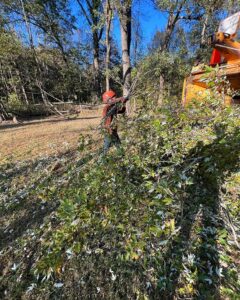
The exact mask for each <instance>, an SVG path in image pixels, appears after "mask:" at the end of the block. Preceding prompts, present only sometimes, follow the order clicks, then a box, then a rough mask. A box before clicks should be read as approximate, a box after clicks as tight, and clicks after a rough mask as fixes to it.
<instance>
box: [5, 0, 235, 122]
mask: <svg viewBox="0 0 240 300" xmlns="http://www.w3.org/2000/svg"><path fill="white" fill-rule="evenodd" d="M226 5H227V3H225V1H213V0H206V1H197V2H194V1H185V0H183V1H170V2H169V1H157V0H156V1H150V0H149V1H148V0H142V1H141V0H138V1H137V0H136V1H120V0H119V1H118V0H105V1H100V0H92V1H90V0H86V1H78V0H76V1H74V0H61V1H41V0H14V1H8V0H4V1H0V11H1V23H0V40H1V48H0V76H1V82H0V84H1V90H0V101H1V102H0V103H1V118H2V119H3V118H6V117H7V116H8V114H10V115H11V114H12V113H15V114H19V115H25V114H34V113H35V114H38V113H39V112H40V111H41V110H42V111H44V110H45V109H46V107H47V110H50V111H52V112H54V105H53V104H52V103H54V102H69V101H70V102H74V103H78V104H79V103H84V102H88V103H99V102H100V96H101V93H102V92H103V91H105V90H106V89H109V88H113V89H116V90H117V91H118V93H119V94H121V93H123V94H127V93H128V91H129V89H130V86H131V77H132V76H135V75H134V74H135V73H133V75H132V76H131V70H132V65H134V66H135V67H136V66H137V65H143V67H142V69H144V72H149V76H148V78H147V79H146V78H145V77H144V76H143V78H145V79H146V81H148V79H151V81H152V82H156V80H157V82H159V84H158V85H156V84H154V85H153V84H150V85H149V87H148V89H147V90H148V94H149V93H150V94H151V95H153V94H154V97H156V101H157V102H158V105H162V99H163V96H164V95H168V96H171V97H172V96H179V93H180V90H181V81H182V78H183V76H184V75H185V74H186V71H187V70H188V68H189V66H190V65H191V64H192V60H193V59H194V57H195V56H196V55H200V56H201V57H202V58H203V59H207V55H205V54H206V53H207V51H205V50H204V49H205V48H207V45H206V37H207V36H208V35H209V34H210V33H212V32H213V31H214V30H215V29H216V26H217V24H218V20H219V17H220V16H221V14H224V13H226ZM232 5H233V6H234V7H235V9H236V6H237V3H235V2H234V3H232ZM147 6H149V7H151V9H152V11H154V9H155V12H156V10H158V11H159V15H158V16H159V24H161V27H162V28H163V29H162V30H161V31H159V30H157V31H156V32H155V33H154V32H153V33H152V34H153V36H152V40H151V38H150V37H149V36H146V35H145V36H144V34H141V32H142V33H143V32H144V30H145V28H143V26H144V25H143V24H144V22H146V20H148V22H150V20H151V16H149V15H148V16H147V12H146V14H145V12H144V11H143V8H145V7H147ZM132 32H133V35H132ZM132 36H133V38H132ZM132 43H133V45H132V47H131V44H132ZM199 46H200V47H201V49H203V50H201V51H200V52H199V50H198V49H199ZM179 58H180V59H179ZM131 60H132V63H131ZM176 70H177V71H176ZM153 79H154V81H153ZM155 79H156V80H155ZM142 84H143V86H144V84H145V82H143V83H142ZM170 86H171V88H170ZM172 86H174V88H172ZM36 104H37V106H36Z"/></svg>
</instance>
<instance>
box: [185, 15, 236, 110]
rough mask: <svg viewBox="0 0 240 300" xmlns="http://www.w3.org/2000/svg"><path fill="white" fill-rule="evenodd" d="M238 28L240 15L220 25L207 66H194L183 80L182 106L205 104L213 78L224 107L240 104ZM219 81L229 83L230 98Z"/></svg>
mask: <svg viewBox="0 0 240 300" xmlns="http://www.w3.org/2000/svg"><path fill="white" fill-rule="evenodd" d="M239 28H240V12H238V13H236V14H234V15H232V16H230V17H228V18H226V19H224V20H223V21H221V23H220V25H219V28H218V32H217V33H215V34H214V35H213V36H212V37H211V44H212V46H213V53H212V56H211V60H210V63H209V65H208V66H207V67H206V65H204V64H198V63H197V64H196V65H195V66H194V67H193V68H192V71H191V74H190V75H189V76H188V77H187V78H185V80H184V84H183V92H182V104H183V106H187V105H188V104H189V103H190V102H191V101H193V100H195V101H204V99H206V96H207V94H209V93H211V87H210V85H209V81H210V79H211V78H213V76H215V77H216V78H218V79H219V80H217V82H218V83H216V84H218V85H219V86H218V87H217V89H218V90H219V92H220V93H221V94H222V95H223V97H224V103H225V105H231V104H235V103H236V104H240V94H239V95H238V93H237V91H238V90H240V43H239V42H238V41H236V37H237V33H238V30H239ZM209 66H210V67H211V68H209ZM209 70H210V71H209ZM211 70H212V71H211ZM208 79H209V80H208ZM221 79H224V80H225V81H226V82H228V84H229V87H230V90H231V93H230V94H229V93H226V92H225V90H224V88H223V87H222V86H221Z"/></svg>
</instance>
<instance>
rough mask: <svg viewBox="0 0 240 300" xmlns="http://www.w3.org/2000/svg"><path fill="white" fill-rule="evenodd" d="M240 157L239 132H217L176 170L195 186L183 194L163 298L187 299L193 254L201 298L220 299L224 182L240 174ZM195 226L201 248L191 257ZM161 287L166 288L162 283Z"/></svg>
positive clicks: (166, 263)
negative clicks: (187, 269)
mask: <svg viewBox="0 0 240 300" xmlns="http://www.w3.org/2000/svg"><path fill="white" fill-rule="evenodd" d="M239 155H240V130H239V129H236V130H235V131H234V132H233V133H227V132H226V129H225V128H224V127H216V139H215V140H213V142H212V143H210V144H208V145H204V144H203V143H202V142H199V143H198V144H197V145H196V147H195V148H193V149H191V151H190V152H189V154H188V155H187V157H185V160H184V163H183V164H182V165H181V166H180V168H179V169H178V170H177V172H178V173H179V174H183V172H184V175H185V176H186V177H187V178H188V180H189V179H190V180H191V182H192V184H190V185H188V186H187V188H186V190H185V191H183V198H182V210H181V212H179V215H178V216H177V217H176V226H177V227H179V228H180V230H179V232H178V233H177V235H176V236H175V237H174V239H173V241H172V243H171V245H170V246H169V248H168V250H167V251H166V253H165V255H164V268H163V269H164V270H163V274H161V275H163V277H164V278H165V288H164V289H162V290H165V292H161V299H183V298H184V297H183V298H182V297H181V295H180V294H179V289H181V288H183V289H184V288H186V286H185V287H184V286H181V285H180V283H179V282H180V280H181V276H182V273H183V272H184V267H183V265H184V259H186V257H188V255H189V254H190V253H191V255H193V256H192V258H191V259H193V261H194V266H195V268H196V269H195V279H194V280H195V284H194V289H195V290H196V291H197V294H196V299H220V291H219V285H220V274H219V272H220V271H219V249H218V247H219V245H218V243H217V239H218V232H219V231H221V229H223V228H224V224H223V221H222V220H221V217H220V215H219V208H220V201H221V199H220V192H221V186H222V184H223V183H224V179H225V178H226V177H228V176H229V175H230V174H231V173H233V172H236V171H237V170H239V166H240V159H239ZM184 170H185V171H184ZM196 222H197V223H198V231H197V237H195V239H197V245H198V246H197V248H196V249H195V251H194V252H189V248H190V246H191V243H192V236H191V234H192V229H193V226H194V224H195V223H196ZM193 249H194V248H193ZM193 249H191V251H193ZM159 283H160V286H159V288H161V285H162V283H161V282H159ZM157 294H158V295H157ZM158 297H159V293H158V292H157V293H156V294H155V295H153V298H154V299H160V298H158Z"/></svg>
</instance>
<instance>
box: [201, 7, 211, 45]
mask: <svg viewBox="0 0 240 300" xmlns="http://www.w3.org/2000/svg"><path fill="white" fill-rule="evenodd" d="M208 20H209V12H207V13H206V15H205V18H204V22H203V27H202V31H201V41H200V47H203V46H204V45H205V43H206V30H207V25H208Z"/></svg>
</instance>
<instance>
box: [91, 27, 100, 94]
mask: <svg viewBox="0 0 240 300" xmlns="http://www.w3.org/2000/svg"><path fill="white" fill-rule="evenodd" d="M93 66H94V81H95V82H94V85H95V90H96V92H97V97H99V96H100V95H101V83H100V68H99V38H98V32H97V31H94V33H93Z"/></svg>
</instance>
